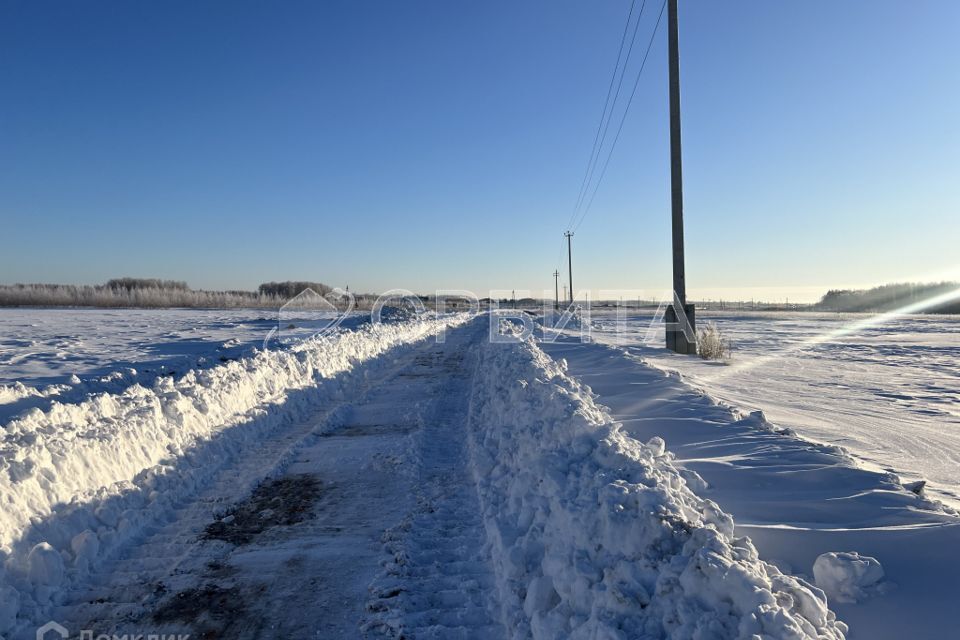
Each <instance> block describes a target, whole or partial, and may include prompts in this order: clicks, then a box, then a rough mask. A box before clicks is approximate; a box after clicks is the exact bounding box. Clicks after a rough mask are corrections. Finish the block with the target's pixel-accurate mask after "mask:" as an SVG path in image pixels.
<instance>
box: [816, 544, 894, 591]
mask: <svg viewBox="0 0 960 640" xmlns="http://www.w3.org/2000/svg"><path fill="white" fill-rule="evenodd" d="M883 576H884V573H883V566H882V565H881V564H880V562H879V561H878V560H877V559H876V558H871V557H870V556H861V555H860V554H859V553H857V552H856V551H848V552H830V553H824V554H823V555H821V556H820V557H818V558H817V559H816V561H815V562H814V563H813V577H814V579H815V580H816V581H817V586H818V587H820V588H821V589H823V590H824V591H825V592H826V594H827V595H828V596H830V597H831V598H834V599H836V600H837V602H858V601H860V600H865V599H867V598H869V597H870V596H872V595H878V594H880V593H882V592H884V591H885V587H886V586H887V583H884V582H883Z"/></svg>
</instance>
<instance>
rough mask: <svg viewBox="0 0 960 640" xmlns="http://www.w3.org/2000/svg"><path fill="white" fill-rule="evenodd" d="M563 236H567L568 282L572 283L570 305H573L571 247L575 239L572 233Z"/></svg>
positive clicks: (568, 232) (571, 284) (571, 285)
mask: <svg viewBox="0 0 960 640" xmlns="http://www.w3.org/2000/svg"><path fill="white" fill-rule="evenodd" d="M563 235H565V236H567V270H568V272H569V273H568V277H569V280H568V282H569V283H570V304H571V305H573V249H572V248H571V246H570V238H572V237H573V232H572V231H567V232H566V233H564V234H563Z"/></svg>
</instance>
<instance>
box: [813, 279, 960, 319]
mask: <svg viewBox="0 0 960 640" xmlns="http://www.w3.org/2000/svg"><path fill="white" fill-rule="evenodd" d="M958 289H960V283H958V282H936V283H926V284H921V283H914V282H903V283H896V284H885V285H882V286H879V287H874V288H872V289H833V290H830V291H828V292H827V293H826V294H825V295H824V296H823V298H821V299H820V302H818V303H817V304H815V305H814V307H813V308H814V309H815V310H817V311H844V312H850V313H852V312H886V311H895V310H897V309H903V308H904V307H908V306H910V305H914V304H918V303H923V302H925V301H927V300H930V299H931V298H935V297H937V296H941V295H944V294H948V293H952V292H954V291H957V290H958ZM919 313H950V314H954V313H960V300H953V301H948V302H944V303H941V304H935V305H932V306H930V307H928V308H924V309H921V310H920V311H919Z"/></svg>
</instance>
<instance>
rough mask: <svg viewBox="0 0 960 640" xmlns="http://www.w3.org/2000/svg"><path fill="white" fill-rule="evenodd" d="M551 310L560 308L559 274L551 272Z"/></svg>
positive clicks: (555, 271)
mask: <svg viewBox="0 0 960 640" xmlns="http://www.w3.org/2000/svg"><path fill="white" fill-rule="evenodd" d="M553 308H554V309H559V308H560V272H559V271H557V270H556V269H555V270H554V271H553Z"/></svg>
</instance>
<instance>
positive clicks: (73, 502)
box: [0, 314, 471, 636]
mask: <svg viewBox="0 0 960 640" xmlns="http://www.w3.org/2000/svg"><path fill="white" fill-rule="evenodd" d="M470 317H471V316H470V315H468V314H458V315H452V316H446V317H444V318H441V319H434V320H413V321H409V322H402V323H396V324H383V325H366V326H364V327H363V328H361V329H360V330H357V331H340V332H338V333H335V334H333V335H332V336H329V337H324V338H317V339H311V340H306V341H304V342H302V343H299V344H297V345H296V346H294V347H292V348H290V349H285V350H270V351H260V352H257V353H255V354H254V355H253V356H251V357H248V358H243V359H241V360H238V361H235V362H229V363H226V364H223V365H221V366H217V367H214V368H211V369H205V370H192V371H190V372H188V373H187V374H185V375H184V376H182V377H181V378H179V379H172V378H169V377H160V378H157V379H156V381H155V382H154V384H153V386H152V387H150V388H146V387H143V386H141V385H139V384H134V385H132V386H130V387H129V388H128V389H126V390H125V391H123V392H122V393H103V394H99V395H97V396H94V397H92V398H90V399H89V400H86V401H84V402H81V403H78V404H59V403H55V404H54V405H53V406H52V407H51V408H50V409H49V410H48V411H45V412H44V411H40V410H39V409H33V410H30V411H28V412H26V413H25V414H23V415H22V416H20V417H19V418H17V419H15V420H13V421H12V422H10V423H9V424H8V425H7V426H6V429H5V430H0V504H2V510H0V636H2V634H4V633H6V632H7V631H9V630H10V629H11V628H13V627H14V626H15V625H16V624H17V620H18V618H19V619H20V620H24V619H25V620H30V619H38V616H39V615H41V614H42V613H43V612H44V611H45V609H46V607H48V606H49V605H50V604H51V603H56V596H57V593H58V591H59V590H60V588H61V587H62V586H63V585H64V584H65V582H66V581H75V580H78V579H81V578H82V577H83V576H84V575H86V573H87V572H88V571H89V570H90V568H91V567H93V566H96V564H97V562H98V560H102V558H103V557H105V556H106V555H108V554H109V553H110V551H111V550H114V549H116V548H117V547H118V545H119V544H120V543H122V542H123V541H125V540H129V539H131V538H132V537H134V536H135V535H136V534H137V532H139V531H141V530H142V529H143V527H144V526H145V525H146V524H147V523H148V522H149V521H150V519H151V518H152V517H155V516H156V515H157V514H158V513H162V512H163V511H164V510H166V509H170V508H172V505H173V504H175V503H176V501H177V500H181V499H183V498H184V496H186V495H189V494H190V493H191V492H193V491H195V490H196V489H197V488H198V487H199V486H202V483H203V481H204V480H205V479H206V478H208V477H210V476H211V474H212V473H213V472H214V471H215V470H216V469H218V468H221V467H222V466H223V465H224V464H225V463H226V462H227V461H229V460H231V459H235V458H236V457H237V456H238V455H241V454H242V453H243V449H246V452H247V453H249V452H250V449H251V448H252V447H255V446H256V442H257V441H258V440H259V439H261V438H263V437H265V436H266V435H267V434H268V433H269V432H270V431H271V430H272V429H275V428H276V427H278V426H280V425H282V424H284V423H286V422H289V421H290V420H291V419H293V418H296V417H298V416H300V415H303V414H305V413H306V412H307V411H309V410H314V411H315V410H316V409H317V408H320V407H322V406H324V403H327V404H335V402H334V401H335V400H336V399H337V397H338V394H339V393H340V392H339V388H340V387H339V385H338V382H339V381H340V380H339V379H338V378H337V376H338V375H339V374H343V373H345V372H349V371H351V370H352V369H354V368H355V367H356V366H357V365H358V364H360V363H363V362H365V361H370V360H371V359H374V358H376V357H377V356H380V355H382V354H384V353H385V352H387V351H388V350H390V349H393V348H394V347H397V346H399V345H402V344H405V343H412V342H416V341H418V340H421V339H423V338H425V337H428V336H431V335H435V334H437V333H439V332H441V331H443V330H445V329H446V328H447V327H451V326H454V325H459V324H462V323H463V322H465V321H467V320H468V319H469V318H470ZM297 391H303V393H295V392H297Z"/></svg>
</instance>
